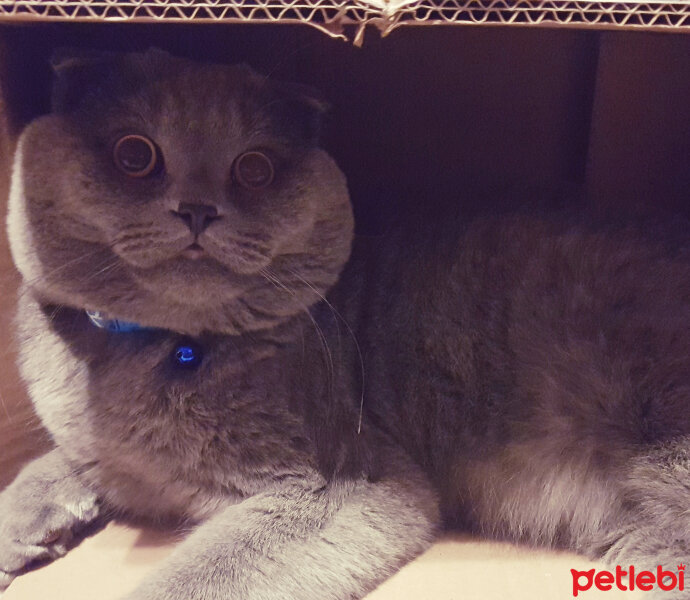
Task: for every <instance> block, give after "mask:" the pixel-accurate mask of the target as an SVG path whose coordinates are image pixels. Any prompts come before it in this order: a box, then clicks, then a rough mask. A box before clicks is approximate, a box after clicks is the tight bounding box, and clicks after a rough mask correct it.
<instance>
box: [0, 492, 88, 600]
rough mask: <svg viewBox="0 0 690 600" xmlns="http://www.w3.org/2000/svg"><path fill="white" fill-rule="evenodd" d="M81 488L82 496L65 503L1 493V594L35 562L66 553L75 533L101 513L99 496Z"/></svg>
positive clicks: (47, 498) (47, 497) (52, 558)
mask: <svg viewBox="0 0 690 600" xmlns="http://www.w3.org/2000/svg"><path fill="white" fill-rule="evenodd" d="M79 491H80V492H81V493H80V495H79V496H80V497H78V498H74V499H71V501H62V502H60V501H56V500H52V499H50V497H49V496H47V495H46V496H41V497H36V496H34V497H28V498H25V499H23V500H20V499H19V498H16V499H15V498H13V497H12V496H14V494H12V495H11V496H10V497H9V498H4V497H3V496H4V495H5V494H3V495H2V496H0V594H1V593H2V592H3V591H4V590H5V589H6V588H7V587H8V586H9V585H10V583H11V581H12V580H13V579H14V578H15V577H16V576H17V575H19V574H20V573H21V572H22V571H23V570H24V569H26V568H27V567H28V566H29V565H31V564H32V563H34V562H37V561H47V560H54V559H56V558H58V557H60V556H62V555H64V554H65V553H66V552H67V549H68V547H69V544H70V542H71V541H72V539H73V537H74V534H75V533H76V532H77V531H79V530H80V529H82V528H83V527H84V526H86V525H87V524H89V523H91V522H92V521H93V520H94V519H95V518H96V517H97V516H98V513H99V505H98V500H97V497H96V495H95V494H93V493H92V492H89V491H87V490H86V489H84V488H81V489H80V490H79Z"/></svg>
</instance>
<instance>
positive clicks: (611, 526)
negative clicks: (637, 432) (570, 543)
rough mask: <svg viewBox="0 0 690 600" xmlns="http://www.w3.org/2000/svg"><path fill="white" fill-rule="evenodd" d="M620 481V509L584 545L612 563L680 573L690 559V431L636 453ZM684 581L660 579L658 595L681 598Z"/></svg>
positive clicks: (585, 548)
mask: <svg viewBox="0 0 690 600" xmlns="http://www.w3.org/2000/svg"><path fill="white" fill-rule="evenodd" d="M620 486H621V487H620V494H621V500H622V502H621V504H620V506H621V510H620V511H619V512H617V513H612V514H611V516H610V518H609V520H608V523H606V526H604V527H602V529H601V530H600V531H598V532H594V533H593V535H592V537H591V538H590V539H589V540H584V539H583V540H582V542H583V544H582V546H581V547H580V548H579V549H580V550H581V551H583V552H584V553H586V554H588V555H590V556H592V557H594V558H600V559H603V560H604V561H605V562H607V563H608V564H610V565H620V566H621V567H623V568H627V567H628V565H633V566H634V567H635V569H636V570H637V571H638V572H639V571H642V570H647V571H651V572H652V573H656V571H657V568H658V566H661V567H662V569H663V570H664V571H669V572H671V573H672V574H673V577H677V578H678V579H680V574H679V573H680V572H679V570H678V567H679V566H680V565H685V566H687V565H689V564H690V437H683V438H680V439H677V440H674V441H672V442H668V443H664V444H661V445H657V446H655V447H653V448H650V449H649V450H648V451H647V452H644V453H643V454H638V455H637V456H636V457H634V458H632V459H631V460H630V464H629V465H628V467H627V469H626V473H625V477H624V478H623V479H622V480H621V483H620ZM684 568H685V567H684ZM683 575H684V573H683ZM666 583H667V586H668V585H670V584H671V583H672V578H671V577H668V578H667V582H666ZM688 585H689V586H690V580H688ZM679 587H680V585H679V581H678V585H676V586H675V588H674V589H667V590H663V589H660V588H659V586H658V584H657V585H656V586H655V588H654V590H655V594H656V595H658V597H659V598H664V599H666V600H680V598H685V597H686V594H687V590H681V589H679ZM653 596H654V595H653Z"/></svg>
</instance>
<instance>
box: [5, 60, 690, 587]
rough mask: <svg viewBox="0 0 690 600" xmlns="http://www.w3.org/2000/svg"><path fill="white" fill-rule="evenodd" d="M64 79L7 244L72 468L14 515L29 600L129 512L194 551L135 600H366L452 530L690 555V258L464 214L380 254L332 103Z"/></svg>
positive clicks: (21, 153) (671, 566)
mask: <svg viewBox="0 0 690 600" xmlns="http://www.w3.org/2000/svg"><path fill="white" fill-rule="evenodd" d="M54 69H55V84H54V90H53V109H52V112H51V113H50V114H48V115H46V116H44V117H41V118H39V119H37V120H36V121H34V122H33V123H31V124H30V125H29V126H28V127H27V128H26V130H25V131H24V133H23V134H22V136H21V138H20V142H19V146H18V149H17V153H16V159H15V164H14V172H13V179H12V190H11V198H10V210H9V218H8V230H9V237H10V243H11V249H12V254H13V257H14V260H15V263H16V265H17V267H18V269H19V271H20V272H21V274H22V275H23V279H24V287H23V292H22V294H21V297H20V305H19V310H18V318H17V325H18V331H19V339H20V342H21V361H20V362H21V369H22V373H23V377H24V379H25V381H26V383H27V385H28V387H29V390H30V393H31V396H32V398H33V401H34V404H35V407H36V411H37V412H38V414H39V415H40V417H41V419H42V421H43V423H44V424H45V425H46V427H47V428H48V429H49V430H50V432H51V434H52V436H53V438H54V440H55V443H56V448H55V449H54V450H53V451H52V452H50V453H48V454H47V455H46V456H44V457H42V458H39V459H37V460H35V461H34V462H33V463H31V464H29V465H28V466H27V467H26V468H25V469H24V470H23V471H22V473H21V474H20V475H19V477H18V478H17V479H16V480H15V482H14V483H13V484H12V485H10V487H9V488H7V489H6V490H5V491H4V492H3V493H2V494H1V495H0V589H2V588H3V587H5V586H7V585H9V583H10V581H11V580H12V579H13V578H14V577H15V576H16V575H17V574H19V573H20V572H21V571H22V570H23V569H25V568H26V567H27V565H29V564H30V563H32V562H33V561H35V560H37V559H45V558H51V557H55V556H58V555H60V554H62V553H64V552H65V551H66V548H67V547H68V545H69V542H70V540H71V539H72V536H73V535H74V533H75V532H77V531H78V530H80V529H81V528H83V527H84V526H85V525H87V524H88V523H90V522H91V521H93V520H94V519H97V518H98V519H107V518H111V517H113V516H122V517H125V518H136V519H148V520H153V521H156V522H161V523H169V524H173V525H174V524H177V525H179V524H180V523H183V524H185V526H189V527H193V531H192V533H191V534H190V535H189V536H188V537H187V539H186V540H185V541H184V542H183V543H181V544H180V545H179V546H178V548H177V549H176V550H175V552H174V553H173V555H172V556H171V557H170V558H169V559H168V560H167V561H166V562H165V564H164V565H163V566H162V568H160V569H159V570H158V571H157V572H156V573H155V574H154V575H153V576H152V577H149V578H148V579H147V580H146V581H145V582H144V583H143V584H141V585H140V586H139V587H138V588H137V589H136V590H135V591H134V592H133V593H131V594H130V595H129V596H127V598H128V600H173V599H180V600H182V599H184V600H188V599H189V600H193V599H199V600H200V599H209V600H211V599H221V598H243V599H252V600H253V599H257V600H258V599H261V600H271V599H300V600H311V599H314V600H316V599H318V600H327V599H332V600H344V599H350V598H361V597H362V596H364V595H365V594H366V593H367V592H368V591H370V590H371V589H373V588H374V587H375V586H376V585H377V584H379V583H380V582H381V581H382V580H384V579H385V578H386V577H388V576H389V575H390V574H392V573H393V572H395V571H396V570H397V569H398V568H399V567H400V566H401V565H403V564H404V563H405V562H407V561H409V560H410V559H411V558H413V557H414V556H416V555H418V554H419V553H420V552H422V551H423V550H424V549H425V548H426V547H427V546H428V545H429V544H430V543H431V541H432V540H433V539H434V537H435V535H436V534H437V531H438V530H439V529H440V527H441V526H443V525H448V524H454V525H461V526H464V527H467V528H469V529H470V530H472V531H475V532H479V533H483V534H486V535H490V536H494V537H501V538H510V539H513V540H518V541H524V542H527V543H532V544H540V545H546V546H551V547H559V548H570V549H573V550H575V551H577V552H581V553H584V554H586V555H588V556H591V557H603V558H604V559H606V560H608V561H609V562H610V563H612V564H619V565H626V566H627V565H628V564H634V565H636V566H637V568H639V569H642V568H650V569H654V568H656V566H657V565H662V566H663V568H664V569H666V570H673V573H674V577H675V573H676V565H677V564H679V563H681V562H687V561H688V560H690V518H689V517H688V508H689V507H690V411H689V410H688V408H689V406H690V335H688V333H689V331H688V328H689V325H688V324H689V323H690V309H689V299H690V265H689V264H688V261H687V258H686V255H685V254H684V253H683V252H682V251H679V249H678V248H677V247H676V248H675V250H672V249H670V248H669V247H668V246H667V245H664V244H662V243H661V242H662V240H658V241H651V240H650V239H649V237H647V238H643V237H640V236H637V235H636V234H635V232H634V231H633V230H632V229H630V228H627V229H626V228H620V229H609V230H606V231H600V230H597V229H596V228H594V227H590V226H586V225H585V224H579V225H576V224H574V223H572V222H567V221H563V220H558V219H555V218H553V219H550V218H546V217H538V216H528V215H522V216H512V217H500V216H497V217H485V218H482V219H477V220H475V221H473V222H471V223H462V222H461V220H460V218H459V217H454V216H453V215H452V212H453V211H450V212H449V213H448V214H449V215H450V216H448V215H446V216H445V217H444V218H443V219H431V218H425V219H420V218H417V217H415V215H414V214H412V215H409V216H408V217H407V218H401V219H400V223H399V225H397V226H396V227H395V228H393V229H392V230H391V231H389V232H388V233H387V234H386V235H383V236H380V237H377V238H365V239H356V242H355V243H354V244H352V241H353V216H352V212H351V207H350V202H349V197H348V193H347V188H346V183H345V178H344V177H343V175H342V173H341V172H340V171H339V170H338V168H337V166H336V165H335V164H334V162H333V160H332V159H331V158H329V156H328V155H327V154H326V153H325V152H324V151H323V150H321V149H319V147H318V134H319V124H320V119H321V115H322V113H323V111H324V109H325V104H324V102H323V101H322V100H321V99H320V98H319V97H318V96H317V95H316V94H314V93H313V92H312V91H311V90H308V89H305V88H302V87H299V86H296V85H287V84H281V83H277V82H273V81H270V80H267V79H266V78H263V77H260V76H259V75H257V74H255V73H254V72H252V71H251V70H250V69H248V68H246V67H228V66H219V65H208V64H198V63H194V62H191V61H188V60H183V59H178V58H173V57H170V56H169V55H167V54H165V53H163V52H160V51H149V52H147V53H144V54H124V55H98V56H90V55H86V56H84V55H70V54H63V55H61V56H57V57H56V59H55V61H54ZM428 216H429V215H427V217H428ZM682 593H683V592H681V591H679V589H678V588H677V587H676V588H675V591H674V592H665V593H664V594H663V597H664V598H668V599H669V600H670V599H671V598H680V597H681V595H682ZM674 594H676V595H674Z"/></svg>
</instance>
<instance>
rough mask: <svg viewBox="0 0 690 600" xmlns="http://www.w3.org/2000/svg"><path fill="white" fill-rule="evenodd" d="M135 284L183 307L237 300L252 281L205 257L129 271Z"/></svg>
mask: <svg viewBox="0 0 690 600" xmlns="http://www.w3.org/2000/svg"><path fill="white" fill-rule="evenodd" d="M130 273H131V275H132V278H133V279H134V281H135V282H136V283H137V284H138V285H139V286H140V287H141V288H142V289H143V290H146V291H147V292H149V293H153V294H155V295H159V296H160V297H161V298H162V299H167V300H171V301H174V302H176V303H179V304H182V305H192V306H208V305H217V304H218V303H219V299H220V300H222V301H223V302H225V301H228V300H232V299H234V298H236V297H238V296H240V295H241V294H242V293H243V292H244V291H245V290H246V289H247V288H249V287H250V286H251V285H252V283H253V282H254V279H255V277H252V276H251V275H247V274H239V273H236V272H234V271H232V270H230V269H228V268H226V267H224V266H223V265H221V264H220V263H218V261H215V260H213V259H211V258H208V257H203V258H198V259H194V260H191V259H187V258H175V259H171V260H167V261H165V262H163V263H159V264H157V265H156V266H155V267H153V268H137V267H134V268H132V267H130Z"/></svg>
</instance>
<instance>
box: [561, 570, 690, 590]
mask: <svg viewBox="0 0 690 600" xmlns="http://www.w3.org/2000/svg"><path fill="white" fill-rule="evenodd" d="M570 572H571V573H572V576H573V596H577V595H578V594H579V593H580V592H586V591H587V590H589V589H591V588H592V586H594V587H595V588H596V589H598V590H601V591H604V592H606V591H608V590H611V589H613V588H614V586H615V587H616V588H617V589H619V590H621V591H631V592H632V591H635V590H642V591H645V592H648V591H651V590H653V589H658V590H663V591H665V592H670V591H671V590H680V591H683V590H685V565H684V564H682V563H681V564H679V565H678V572H677V573H676V571H666V570H665V569H664V568H663V567H662V566H661V565H659V566H658V567H657V568H656V570H655V571H637V570H636V569H635V567H634V566H632V565H631V566H629V567H628V569H627V570H625V569H624V568H623V567H621V566H617V567H616V570H615V571H597V570H596V569H589V571H577V570H576V569H570Z"/></svg>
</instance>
